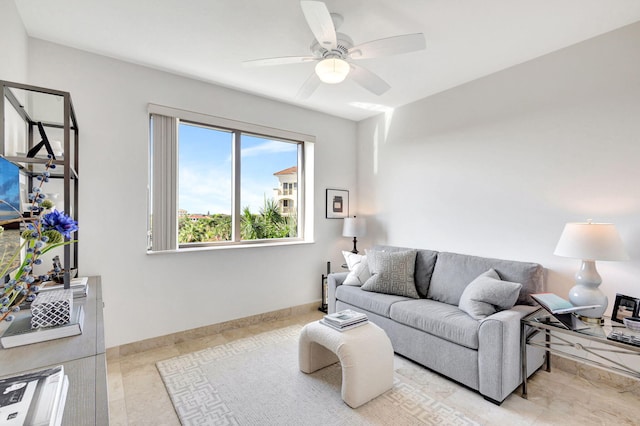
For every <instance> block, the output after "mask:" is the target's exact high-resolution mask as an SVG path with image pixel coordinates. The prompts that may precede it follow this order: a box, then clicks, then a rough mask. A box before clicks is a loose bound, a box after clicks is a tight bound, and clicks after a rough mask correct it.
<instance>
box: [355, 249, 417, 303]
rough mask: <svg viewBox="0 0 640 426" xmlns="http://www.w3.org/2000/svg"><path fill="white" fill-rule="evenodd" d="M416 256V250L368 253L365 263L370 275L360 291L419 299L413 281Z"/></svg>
mask: <svg viewBox="0 0 640 426" xmlns="http://www.w3.org/2000/svg"><path fill="white" fill-rule="evenodd" d="M416 254H417V251H416V250H407V251H398V252H384V251H368V252H367V263H368V264H369V272H371V274H372V275H371V278H369V279H368V280H367V281H366V282H365V283H364V284H363V286H362V289H363V290H366V291H373V292H376V293H385V294H395V295H398V296H406V297H412V298H414V299H419V298H420V296H419V295H418V291H417V290H416V283H415V281H414V272H415V267H416Z"/></svg>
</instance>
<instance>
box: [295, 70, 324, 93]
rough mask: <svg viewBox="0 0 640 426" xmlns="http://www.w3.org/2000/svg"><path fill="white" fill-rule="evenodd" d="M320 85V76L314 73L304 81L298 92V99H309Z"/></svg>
mask: <svg viewBox="0 0 640 426" xmlns="http://www.w3.org/2000/svg"><path fill="white" fill-rule="evenodd" d="M318 86H320V78H318V76H317V75H316V73H315V72H314V73H312V74H311V75H310V76H309V78H307V81H305V82H304V84H303V85H302V87H301V88H300V90H298V93H297V94H296V99H307V98H308V97H309V96H311V94H312V93H313V92H315V91H316V89H317V88H318Z"/></svg>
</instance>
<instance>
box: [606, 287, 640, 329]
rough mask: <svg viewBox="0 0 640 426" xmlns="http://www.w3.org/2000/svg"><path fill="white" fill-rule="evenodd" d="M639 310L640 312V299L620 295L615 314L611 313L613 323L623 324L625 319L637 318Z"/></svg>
mask: <svg viewBox="0 0 640 426" xmlns="http://www.w3.org/2000/svg"><path fill="white" fill-rule="evenodd" d="M638 310H640V299H638V298H635V297H631V296H625V295H624V294H620V293H618V294H616V303H614V305H613V312H611V321H616V322H623V319H624V318H629V317H637V316H638Z"/></svg>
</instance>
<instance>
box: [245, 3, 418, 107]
mask: <svg viewBox="0 0 640 426" xmlns="http://www.w3.org/2000/svg"><path fill="white" fill-rule="evenodd" d="M300 6H301V7H302V13H303V14H304V17H305V19H306V21H307V24H308V25H309V28H310V29H311V32H312V33H313V35H314V37H315V40H313V42H312V43H311V46H310V49H311V55H307V56H284V57H279V58H265V59H255V60H251V61H245V62H243V64H244V65H245V66H270V65H285V64H297V63H305V62H317V64H316V67H315V72H314V73H313V74H311V76H309V78H308V79H307V81H305V83H304V84H303V85H302V87H301V88H300V90H299V91H298V94H297V96H296V97H297V98H301V99H304V98H308V97H309V96H311V94H312V93H313V92H314V91H315V90H316V89H317V88H318V86H319V85H320V83H321V82H323V83H329V84H336V83H340V82H342V81H343V80H344V79H345V78H346V77H347V75H349V76H350V78H351V79H353V81H355V82H356V83H358V84H359V85H360V86H362V87H364V88H365V89H367V90H368V91H370V92H372V93H374V94H376V95H382V94H383V93H385V92H386V91H387V90H389V89H390V88H391V86H389V84H387V82H386V81H384V80H383V79H381V78H380V77H378V76H377V75H376V74H374V73H373V72H371V71H369V70H367V69H366V68H364V67H362V66H359V65H356V64H354V63H353V61H354V60H358V59H370V58H379V57H383V56H391V55H399V54H401V53H408V52H414V51H417V50H423V49H425V48H426V44H425V39H424V34H422V33H416V34H405V35H399V36H394V37H388V38H383V39H379V40H373V41H369V42H366V43H362V44H359V45H357V46H354V45H353V41H352V40H351V38H350V37H349V36H347V35H346V34H342V33H339V32H336V29H337V28H338V27H339V26H340V24H342V21H343V18H342V16H341V15H339V14H337V13H329V10H328V9H327V6H326V5H325V4H324V2H321V1H301V2H300Z"/></svg>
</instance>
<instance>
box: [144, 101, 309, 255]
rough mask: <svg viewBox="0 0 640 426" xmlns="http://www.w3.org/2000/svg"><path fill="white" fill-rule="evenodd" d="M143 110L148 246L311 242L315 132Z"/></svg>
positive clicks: (156, 108) (171, 247) (155, 248)
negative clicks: (147, 120)
mask: <svg viewBox="0 0 640 426" xmlns="http://www.w3.org/2000/svg"><path fill="white" fill-rule="evenodd" d="M149 110H150V113H151V115H150V117H151V132H150V134H151V138H150V139H151V146H150V160H151V163H150V164H151V166H150V186H151V190H150V192H149V193H150V202H149V205H150V209H149V210H150V214H149V231H148V240H149V241H148V248H149V250H151V251H162V250H176V249H186V248H193V247H200V246H215V245H237V244H252V243H256V242H261V243H269V242H271V243H275V242H290V241H311V240H312V227H311V226H309V225H310V224H312V223H313V221H312V217H311V214H312V211H313V209H312V208H309V207H308V206H307V204H308V203H310V202H311V201H312V200H313V197H312V191H313V190H312V189H311V190H309V189H307V188H309V187H311V188H312V185H309V182H312V173H311V171H312V170H313V167H312V166H311V164H312V159H313V142H314V140H313V137H311V136H308V135H302V134H297V133H293V132H288V131H282V130H277V129H270V128H263V127H261V126H256V125H251V124H247V123H241V122H236V121H232V120H226V119H220V118H216V117H211V116H206V115H202V114H196V113H191V112H187V111H180V110H174V109H170V108H167V107H160V106H156V105H150V106H149ZM298 184H300V185H298ZM309 197H311V198H309Z"/></svg>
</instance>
